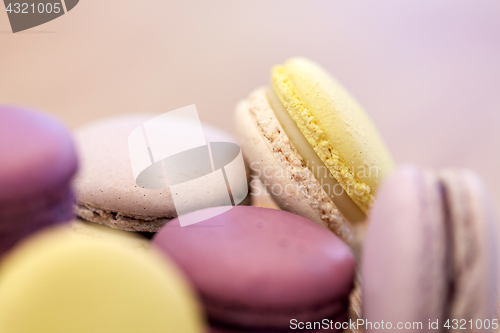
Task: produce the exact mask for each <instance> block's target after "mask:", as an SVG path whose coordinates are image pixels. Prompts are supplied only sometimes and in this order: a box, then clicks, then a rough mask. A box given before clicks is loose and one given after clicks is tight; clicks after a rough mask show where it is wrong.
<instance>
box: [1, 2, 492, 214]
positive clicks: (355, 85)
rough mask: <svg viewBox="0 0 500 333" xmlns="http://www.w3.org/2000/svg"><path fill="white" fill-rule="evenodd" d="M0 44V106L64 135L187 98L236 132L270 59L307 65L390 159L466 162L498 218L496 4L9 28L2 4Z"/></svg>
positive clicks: (131, 5)
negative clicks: (55, 121) (349, 97)
mask: <svg viewBox="0 0 500 333" xmlns="http://www.w3.org/2000/svg"><path fill="white" fill-rule="evenodd" d="M2 8H3V7H2ZM0 50H1V52H0V103H8V104H22V105H27V106H31V107H35V108H38V109H42V110H45V111H47V112H49V113H51V114H54V115H56V116H58V117H59V118H61V119H62V120H63V121H64V122H65V123H67V124H68V126H69V127H71V128H77V127H78V126H81V125H83V124H86V123H88V122H91V121H94V120H97V119H99V118H101V117H106V116H111V115H118V114H122V113H133V112H166V111H170V110H173V109H175V108H178V107H182V106H185V105H188V104H193V103H194V104H196V105H197V107H198V111H199V113H200V116H201V118H202V120H204V121H206V122H208V123H211V124H214V125H217V126H220V127H222V128H223V129H226V130H227V131H229V132H232V133H233V132H234V130H233V127H232V119H231V115H232V112H233V109H234V106H235V104H236V103H237V102H238V100H239V99H241V98H244V97H245V96H247V95H248V93H249V92H250V91H251V90H253V89H255V88H256V87H258V86H261V85H265V84H267V83H268V81H269V70H270V68H271V66H272V65H274V64H277V63H281V62H283V61H284V60H285V59H287V58H289V57H290V56H294V55H302V56H306V57H310V58H312V59H314V60H316V61H318V62H319V63H321V64H322V65H323V66H324V67H326V68H327V69H328V70H330V71H331V72H332V73H333V74H334V75H335V76H336V77H337V78H338V79H339V80H340V81H341V82H342V83H343V84H344V85H345V86H346V87H347V88H348V89H349V90H350V91H351V92H352V93H353V95H355V96H356V97H357V99H358V100H359V101H360V102H361V103H362V105H364V106H365V108H366V110H367V111H368V113H369V114H370V116H371V117H372V119H373V120H374V121H375V123H376V125H377V126H378V128H379V130H380V132H381V133H382V136H383V137H384V139H385V140H386V142H387V144H388V146H389V148H390V150H391V151H392V152H393V155H394V157H395V159H396V161H397V162H398V163H401V162H414V163H418V164H420V165H424V166H430V167H445V166H457V167H468V168H472V169H474V170H476V171H477V172H478V173H479V174H481V175H482V176H483V177H484V179H485V180H486V181H487V186H488V188H489V190H490V191H491V192H492V193H493V194H494V198H495V203H496V207H497V211H498V212H500V208H499V207H500V177H499V176H498V173H499V171H498V168H499V167H500V156H499V155H500V154H499V153H500V148H499V143H500V1H494V0H468V1H464V0H440V1H436V0H406V1H400V0H377V1H359V0H342V1H340V0H338V1H334V0H325V1H297V0H283V1H277V0H275V1H261V0H259V1H256V0H252V1H250V0H237V1H236V0H227V1H202V0H200V1H159V0H156V1H133V0H106V1H98V0H81V1H80V3H79V4H78V6H77V7H75V8H74V9H73V10H72V11H71V12H69V13H68V14H66V15H64V16H62V17H61V18H59V19H57V20H54V21H52V22H49V23H47V24H45V25H42V26H39V27H36V28H34V29H32V30H29V31H26V32H21V33H18V34H12V33H11V32H10V27H9V24H8V20H7V15H6V13H5V12H4V11H3V10H2V11H1V12H0Z"/></svg>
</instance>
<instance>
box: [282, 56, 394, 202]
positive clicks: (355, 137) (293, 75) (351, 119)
mask: <svg viewBox="0 0 500 333" xmlns="http://www.w3.org/2000/svg"><path fill="white" fill-rule="evenodd" d="M272 85H273V89H274V91H275V92H276V94H277V95H278V98H279V99H280V101H281V102H282V104H283V105H284V107H285V108H286V110H287V111H288V112H289V114H290V116H291V117H292V119H293V120H294V121H295V122H296V124H297V125H298V127H299V129H300V131H301V132H302V134H303V135H304V136H305V138H306V139H307V141H309V143H310V144H311V146H312V148H313V149H314V151H315V152H316V153H317V154H318V156H319V157H320V159H321V160H322V161H323V163H324V164H325V165H326V167H327V168H328V170H329V171H330V172H331V174H332V175H333V176H334V177H335V178H336V179H337V181H338V182H339V183H340V184H341V185H342V187H343V188H344V190H345V191H346V192H347V193H348V194H349V196H350V197H351V198H352V199H353V201H354V202H355V203H356V204H357V205H358V206H359V207H360V208H361V209H362V210H363V211H364V212H367V210H368V208H369V207H370V204H371V202H372V201H373V195H374V193H375V191H376V189H377V188H378V186H379V185H380V183H381V182H382V181H383V179H385V177H386V176H387V175H388V174H389V173H390V172H391V170H392V167H393V162H392V158H391V156H390V154H389V152H388V151H387V148H386V147H385V145H384V143H383V142H382V140H381V138H380V136H379V134H378V132H377V130H376V129H375V127H374V126H373V124H372V122H371V121H370V119H369V118H368V116H367V114H366V113H365V111H364V110H363V109H362V107H361V106H360V105H359V104H358V103H357V102H356V101H355V100H354V98H352V97H351V95H350V94H349V93H348V92H347V91H346V90H345V89H344V88H343V87H342V86H341V85H340V83H338V82H337V81H336V80H335V79H334V78H333V77H331V76H330V75H329V74H328V73H327V72H326V71H325V70H324V69H323V68H321V67H320V66H318V65H317V64H315V63H313V62H312V61H310V60H307V59H304V58H293V59H290V60H289V61H287V62H286V63H285V64H284V65H283V66H276V67H275V68H274V69H273V72H272ZM285 130H286V129H285Z"/></svg>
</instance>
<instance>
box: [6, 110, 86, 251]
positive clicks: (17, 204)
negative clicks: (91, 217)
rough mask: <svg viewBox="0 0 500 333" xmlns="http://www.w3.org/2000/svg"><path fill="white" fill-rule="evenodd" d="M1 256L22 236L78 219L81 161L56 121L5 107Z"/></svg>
mask: <svg viewBox="0 0 500 333" xmlns="http://www.w3.org/2000/svg"><path fill="white" fill-rule="evenodd" d="M0 161H1V163H0V255H2V254H3V253H4V252H6V251H8V250H9V249H10V248H11V247H12V246H13V245H14V244H16V243H17V242H18V241H19V240H20V239H22V238H24V237H25V236H27V235H29V234H31V233H32V232H34V231H36V230H39V229H41V228H43V227H45V226H48V225H52V224H57V223H61V222H64V221H69V220H71V218H72V217H73V204H74V194H73V191H72V188H71V179H72V178H73V176H74V174H75V173H76V170H77V166H78V160H77V156H76V152H75V149H74V146H73V142H72V139H71V136H70V134H69V133H68V131H67V130H66V128H65V127H64V126H63V125H62V124H61V123H59V122H58V121H57V120H55V119H53V118H51V117H49V116H46V115H43V114H40V113H37V112H34V111H30V110H26V109H24V108H18V107H11V106H0Z"/></svg>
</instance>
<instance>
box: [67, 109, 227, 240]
mask: <svg viewBox="0 0 500 333" xmlns="http://www.w3.org/2000/svg"><path fill="white" fill-rule="evenodd" d="M155 116H156V115H154V114H140V115H128V116H120V117H115V118H110V119H107V120H102V121H100V122H97V123H94V124H91V125H88V126H86V127H84V128H82V129H80V130H78V131H77V133H76V139H77V144H78V149H79V152H80V155H81V159H82V168H81V172H80V173H79V175H78V177H77V180H76V185H75V186H76V190H77V194H78V204H79V205H78V208H77V214H78V215H79V216H80V217H82V218H83V219H86V220H89V221H92V222H97V223H101V224H106V225H108V226H111V227H114V228H118V229H123V230H129V231H149V232H154V231H157V230H158V229H159V228H160V227H161V226H162V225H163V224H165V223H166V222H168V221H170V220H171V219H172V218H174V217H175V216H177V213H176V210H175V207H174V203H173V201H172V197H171V194H170V191H169V189H168V188H167V189H145V188H140V187H138V186H137V185H136V184H135V179H134V176H133V174H132V166H131V162H130V158H129V149H128V136H129V134H130V132H131V131H132V130H133V129H134V128H136V127H137V126H139V125H141V124H142V123H144V122H146V121H148V120H150V119H152V118H154V117H155ZM190 124H191V122H190V121H188V120H185V119H179V126H182V127H185V128H186V133H189V126H190ZM203 127H204V132H205V135H206V137H207V140H209V141H233V139H231V137H229V136H227V135H226V134H225V133H224V132H221V131H219V130H217V129H214V128H212V127H210V126H206V125H204V126H203ZM179 139H180V140H181V139H182V138H179Z"/></svg>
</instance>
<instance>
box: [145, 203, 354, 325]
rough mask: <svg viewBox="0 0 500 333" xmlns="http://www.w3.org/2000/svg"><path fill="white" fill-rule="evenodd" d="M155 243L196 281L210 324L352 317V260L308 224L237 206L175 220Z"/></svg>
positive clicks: (323, 231)
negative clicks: (194, 219) (191, 220)
mask: <svg viewBox="0 0 500 333" xmlns="http://www.w3.org/2000/svg"><path fill="white" fill-rule="evenodd" d="M207 211H208V210H202V211H198V212H195V213H191V214H200V216H202V215H203V214H207ZM153 244H155V245H156V246H158V247H159V248H161V249H163V251H164V252H166V253H167V254H168V255H169V256H171V258H172V259H173V260H174V261H175V262H176V263H177V264H178V265H179V266H180V267H181V268H182V269H183V271H184V272H185V274H186V275H187V276H188V277H189V278H190V280H191V281H192V283H193V285H195V286H196V288H197V290H198V291H199V293H200V295H201V297H202V299H203V300H204V303H205V308H206V309H207V310H208V314H209V316H210V318H211V320H214V321H217V322H222V323H226V324H231V325H236V326H238V327H241V326H243V327H248V328H253V329H257V328H259V327H260V328H270V327H276V328H283V327H285V328H286V327H287V326H288V325H289V321H290V319H292V318H297V319H299V320H300V319H318V318H321V319H323V318H328V316H331V315H332V314H337V313H343V312H346V311H347V298H348V295H349V292H350V290H351V288H352V283H353V282H352V279H353V275H354V266H355V262H354V258H353V256H352V254H351V252H350V250H349V248H348V247H347V246H346V245H345V244H344V243H342V241H341V240H340V239H339V238H337V237H336V236H335V235H334V234H332V233H330V232H329V231H328V230H326V229H324V228H323V227H321V226H319V225H317V224H315V223H313V222H311V221H309V220H307V219H305V218H303V217H300V216H297V215H294V214H290V213H286V212H283V211H279V210H275V209H265V208H257V207H244V206H238V207H234V208H232V209H231V210H229V211H227V212H226V213H223V214H221V215H218V216H216V217H213V218H211V219H208V220H205V221H203V222H200V223H198V224H195V225H192V226H187V227H180V226H179V222H178V220H177V219H175V220H173V221H172V222H170V223H169V224H167V225H166V226H165V227H163V228H162V229H161V230H160V232H159V233H158V234H156V235H155V237H154V239H153ZM325 316H326V317H325Z"/></svg>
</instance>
